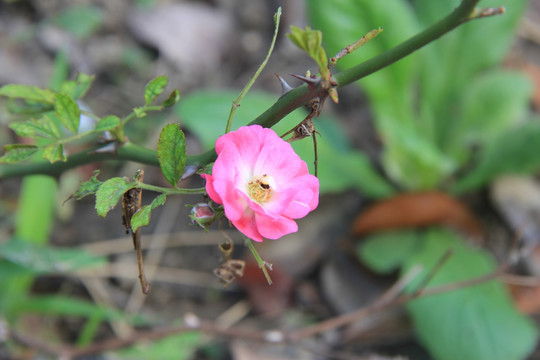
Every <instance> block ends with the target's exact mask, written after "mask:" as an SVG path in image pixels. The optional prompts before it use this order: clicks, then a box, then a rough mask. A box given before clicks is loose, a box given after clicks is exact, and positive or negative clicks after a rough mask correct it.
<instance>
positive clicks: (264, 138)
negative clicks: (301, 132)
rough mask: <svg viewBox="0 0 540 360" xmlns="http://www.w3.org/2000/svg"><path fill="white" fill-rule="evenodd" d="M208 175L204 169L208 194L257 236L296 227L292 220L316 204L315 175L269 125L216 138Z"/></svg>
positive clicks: (257, 238) (272, 235)
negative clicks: (211, 165)
mask: <svg viewBox="0 0 540 360" xmlns="http://www.w3.org/2000/svg"><path fill="white" fill-rule="evenodd" d="M216 152H217V154H218V157H217V160H216V162H215V163H214V167H213V169H212V175H208V174H203V175H202V177H203V178H205V179H206V191H207V192H208V195H209V196H210V198H211V199H212V200H213V201H215V202H216V203H218V204H222V205H223V209H224V211H225V216H226V217H227V218H228V219H229V221H231V223H233V225H234V226H235V227H236V228H237V229H238V230H240V231H241V232H242V233H243V234H244V235H246V236H247V237H249V238H251V239H253V240H255V241H263V238H268V239H278V238H280V237H282V236H283V235H287V234H290V233H293V232H296V231H298V225H297V224H296V222H295V221H294V219H299V218H302V217H304V216H306V215H307V214H308V213H309V212H310V211H312V210H313V209H315V208H316V207H317V205H318V203H319V180H318V179H317V178H316V177H315V176H313V175H310V174H309V172H308V167H307V165H306V163H305V161H303V160H302V159H301V158H300V157H299V156H298V155H297V154H296V153H295V152H294V150H293V148H292V147H291V145H290V144H289V143H287V142H285V141H284V140H283V139H281V138H280V137H279V136H278V135H277V134H276V133H275V132H274V131H273V130H271V129H265V128H263V127H261V126H259V125H251V126H243V127H241V128H240V129H238V130H236V131H233V132H230V133H227V134H225V135H223V136H221V137H220V138H219V139H217V141H216Z"/></svg>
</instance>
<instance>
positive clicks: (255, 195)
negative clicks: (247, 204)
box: [248, 174, 273, 204]
mask: <svg viewBox="0 0 540 360" xmlns="http://www.w3.org/2000/svg"><path fill="white" fill-rule="evenodd" d="M269 182H270V177H269V176H268V175H267V174H264V175H263V176H254V177H253V178H252V180H251V181H250V182H249V183H248V195H249V197H250V198H251V199H252V200H254V201H256V202H258V203H259V204H263V203H265V202H267V201H268V200H270V199H271V198H272V192H273V191H272V187H271V186H270V183H269Z"/></svg>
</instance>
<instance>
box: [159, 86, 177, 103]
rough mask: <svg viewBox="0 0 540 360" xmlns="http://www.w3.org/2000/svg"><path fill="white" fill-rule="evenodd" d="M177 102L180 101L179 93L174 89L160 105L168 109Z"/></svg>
mask: <svg viewBox="0 0 540 360" xmlns="http://www.w3.org/2000/svg"><path fill="white" fill-rule="evenodd" d="M178 101H180V92H179V91H178V89H174V90H173V91H172V92H171V94H170V95H169V97H168V98H167V99H166V100H165V101H163V103H161V106H163V107H170V106H173V105H174V104H176V103H177V102H178Z"/></svg>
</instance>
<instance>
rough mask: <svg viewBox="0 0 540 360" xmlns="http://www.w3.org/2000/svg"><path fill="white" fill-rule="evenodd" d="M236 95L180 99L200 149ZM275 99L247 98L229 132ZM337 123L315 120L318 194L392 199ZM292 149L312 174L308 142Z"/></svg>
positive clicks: (288, 123) (292, 119)
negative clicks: (357, 194)
mask: <svg viewBox="0 0 540 360" xmlns="http://www.w3.org/2000/svg"><path fill="white" fill-rule="evenodd" d="M236 96H237V93H236V92H234V91H231V90H223V91H212V92H208V91H205V92H200V93H191V94H189V95H187V96H184V97H183V100H182V102H181V103H179V105H178V107H176V110H177V113H178V115H179V117H180V119H181V122H182V124H183V125H184V126H185V127H186V128H187V129H189V130H190V131H191V132H192V133H194V134H195V135H196V136H197V137H198V138H199V140H200V141H201V143H202V144H203V147H204V148H205V149H211V148H212V147H213V146H214V143H215V141H216V139H217V138H218V137H219V136H220V135H222V134H223V130H224V128H225V121H226V119H227V116H228V114H229V111H230V109H231V102H232V101H233V100H234V99H235V98H236ZM276 97H277V96H276V95H274V94H270V93H265V92H260V91H251V92H250V93H248V94H247V96H246V97H245V98H244V100H243V102H242V106H241V107H239V108H238V109H237V111H236V114H235V118H234V121H233V125H232V129H233V130H234V129H237V128H239V127H240V126H241V125H245V124H247V123H249V122H250V121H252V120H253V119H255V118H256V117H257V116H258V115H260V114H261V112H262V109H268V108H269V107H270V106H272V104H273V103H274V102H275V101H276ZM305 116H306V113H305V112H304V111H302V110H296V111H294V112H292V113H291V114H289V115H287V117H285V118H284V119H283V120H281V121H280V122H279V123H278V124H277V125H276V126H274V127H273V129H274V130H275V131H276V132H277V133H278V135H281V134H284V133H285V132H287V131H288V130H290V129H291V128H293V127H294V126H296V125H297V124H298V123H300V122H301V121H302V120H303V119H304V117H305ZM337 123H338V120H337V119H334V118H331V117H328V116H323V115H321V116H320V117H319V118H318V119H317V120H315V125H316V127H317V131H319V132H320V133H321V136H318V137H317V147H318V149H319V174H318V175H319V180H320V191H321V193H324V192H326V193H328V192H340V191H344V190H346V189H351V188H357V189H359V190H361V191H364V192H366V193H367V194H369V195H370V196H373V197H385V196H389V195H391V194H392V193H393V192H394V190H393V189H392V187H391V186H390V185H389V184H388V183H387V182H386V180H384V179H383V178H382V177H381V176H380V175H379V174H378V173H377V171H376V170H375V169H374V167H373V166H372V165H371V163H370V161H369V159H368V158H367V156H366V155H365V154H363V153H361V152H360V151H357V150H353V149H352V148H351V145H350V141H349V140H348V139H347V136H346V134H345V133H344V132H343V130H342V129H341V128H340V127H339V125H338V124H337ZM292 146H293V148H294V149H295V151H296V153H297V154H298V155H299V156H300V157H301V158H302V159H304V161H306V162H307V164H308V166H309V167H310V169H311V172H313V159H314V151H313V140H312V139H311V138H306V139H303V140H301V141H295V142H293V143H292ZM336 159H339V161H336Z"/></svg>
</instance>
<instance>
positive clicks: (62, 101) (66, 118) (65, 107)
mask: <svg viewBox="0 0 540 360" xmlns="http://www.w3.org/2000/svg"><path fill="white" fill-rule="evenodd" d="M54 99H55V101H54V108H55V110H56V111H55V115H56V116H57V117H58V120H60V122H61V123H62V125H64V126H65V127H66V129H68V130H69V131H71V132H72V133H75V134H76V133H77V131H78V129H79V121H80V118H81V110H80V109H79V105H77V103H76V102H75V100H73V99H72V98H71V97H69V96H68V95H65V94H60V93H58V94H56V95H55V97H54Z"/></svg>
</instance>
